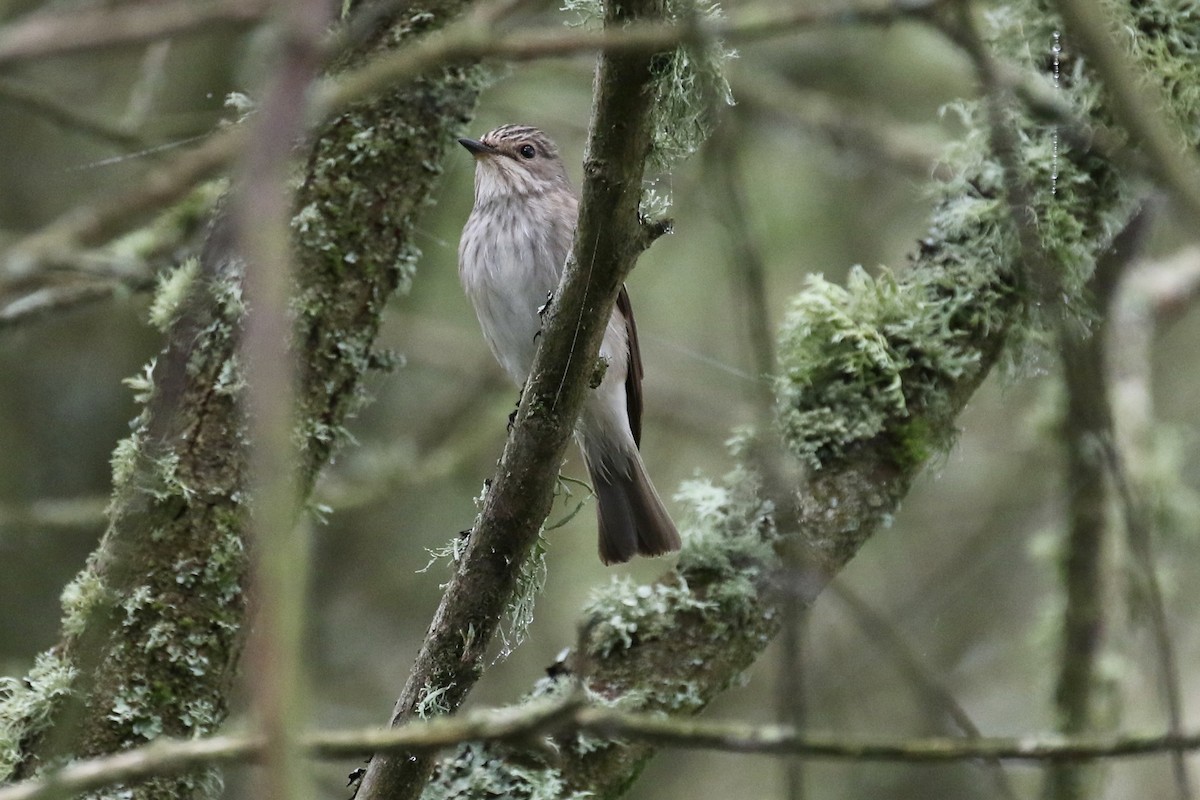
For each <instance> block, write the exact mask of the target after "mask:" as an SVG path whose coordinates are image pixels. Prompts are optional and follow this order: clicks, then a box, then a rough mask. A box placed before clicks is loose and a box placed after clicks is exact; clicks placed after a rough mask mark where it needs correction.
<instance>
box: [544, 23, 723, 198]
mask: <svg viewBox="0 0 1200 800" xmlns="http://www.w3.org/2000/svg"><path fill="white" fill-rule="evenodd" d="M563 10H564V11H568V12H572V13H573V14H574V16H573V17H572V18H571V19H570V20H569V21H568V23H567V24H569V25H586V24H595V23H598V22H599V21H600V20H603V19H604V4H603V3H602V2H601V0H566V2H564V3H563ZM662 15H663V19H665V20H667V21H669V22H674V23H676V24H678V25H690V24H695V23H696V22H706V21H708V22H711V21H715V20H718V19H720V18H721V17H723V16H724V11H723V10H722V9H721V6H720V5H719V4H718V3H716V2H713V0H666V2H665V4H664V7H663V11H662ZM736 57H737V52H736V51H735V50H733V49H731V48H729V47H726V46H725V44H724V43H723V42H721V41H718V40H713V39H711V38H710V39H708V40H706V41H704V42H701V43H693V44H689V45H687V46H685V47H678V48H676V49H674V50H672V51H671V52H669V53H665V54H663V55H660V56H659V57H657V58H655V59H654V63H653V64H652V69H653V71H654V82H653V85H652V87H651V91H653V92H654V97H655V102H654V105H653V106H652V107H651V112H650V113H651V116H652V120H653V127H654V136H653V141H652V145H651V150H650V166H651V167H652V168H653V169H657V170H662V171H666V170H669V169H670V168H671V167H672V166H674V165H675V164H677V163H679V162H680V161H683V160H684V159H686V158H688V157H689V156H691V155H692V154H693V153H695V152H696V151H697V150H699V149H700V145H702V144H703V143H704V140H705V139H707V138H708V136H709V134H710V133H711V132H712V129H713V126H714V125H715V123H716V118H717V114H718V112H719V110H720V108H721V107H722V106H726V105H733V93H732V91H731V90H730V88H729V80H728V78H727V77H726V75H725V70H726V67H727V65H728V62H729V61H730V60H731V59H733V58H736ZM648 216H650V217H651V218H657V217H658V216H659V215H657V214H650V215H648Z"/></svg>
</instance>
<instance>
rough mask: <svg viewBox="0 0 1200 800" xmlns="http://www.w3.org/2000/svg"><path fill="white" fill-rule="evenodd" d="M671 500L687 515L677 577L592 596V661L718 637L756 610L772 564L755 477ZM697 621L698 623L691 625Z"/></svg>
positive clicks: (742, 473) (735, 476) (740, 475)
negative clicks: (681, 637) (689, 635)
mask: <svg viewBox="0 0 1200 800" xmlns="http://www.w3.org/2000/svg"><path fill="white" fill-rule="evenodd" d="M675 499H676V500H677V501H679V502H680V503H681V504H683V505H684V506H685V508H686V510H685V512H684V514H683V516H682V517H681V525H680V531H681V536H682V538H683V542H684V546H683V550H682V551H681V552H680V555H679V563H678V567H677V569H676V571H675V573H674V574H673V575H672V576H670V577H668V578H664V579H662V580H660V581H658V582H656V583H653V584H637V583H635V582H634V581H632V580H631V579H629V578H628V577H625V576H618V577H615V578H613V579H612V580H611V581H610V582H609V583H608V584H607V585H606V586H604V587H602V588H600V589H597V590H596V591H594V592H593V593H592V595H591V597H590V598H589V600H588V602H587V604H586V605H585V607H584V616H585V617H586V618H587V619H588V620H589V622H588V628H589V635H588V642H589V650H590V652H591V653H592V654H593V655H595V656H597V657H600V658H607V657H609V656H611V655H612V654H613V653H615V652H618V651H620V650H628V649H630V648H632V647H634V646H636V645H638V644H641V643H645V642H648V641H653V640H655V639H658V638H663V637H664V636H667V635H668V634H670V633H671V632H672V631H674V630H677V629H678V627H679V626H681V625H685V624H687V625H693V626H694V627H696V628H697V629H703V630H708V631H712V632H713V635H714V636H716V637H723V636H726V635H727V634H728V633H729V632H730V631H731V629H733V628H736V627H740V626H743V625H744V624H745V623H746V622H747V621H748V619H749V617H750V616H751V615H753V614H755V613H758V611H759V610H760V609H761V600H760V597H761V584H762V581H763V580H765V578H766V576H767V573H768V572H769V571H770V570H771V569H772V568H773V567H774V565H775V564H776V563H777V559H776V556H775V552H774V549H773V547H772V544H773V542H774V539H775V525H774V518H773V508H772V506H771V504H770V503H769V502H767V501H764V500H762V499H761V498H760V497H759V496H758V482H757V480H756V478H755V476H754V475H753V474H751V473H750V472H749V471H747V470H746V469H744V468H741V467H739V468H738V469H736V470H734V471H733V472H732V473H730V474H729V475H728V476H727V477H726V480H725V482H724V483H723V484H716V483H714V482H712V481H709V480H703V479H696V480H693V481H688V482H686V483H685V484H684V485H683V486H682V487H681V488H680V491H679V493H678V494H677V495H676V497H675ZM694 616H700V617H702V618H703V622H702V623H701V624H696V623H695V622H694V621H688V620H691V619H692V617H694ZM685 618H687V619H685ZM676 688H677V687H671V688H670V689H669V691H668V692H667V693H666V694H674V693H675V691H676ZM685 688H686V687H685ZM687 691H688V693H691V692H693V691H694V690H692V689H687ZM668 705H674V704H668Z"/></svg>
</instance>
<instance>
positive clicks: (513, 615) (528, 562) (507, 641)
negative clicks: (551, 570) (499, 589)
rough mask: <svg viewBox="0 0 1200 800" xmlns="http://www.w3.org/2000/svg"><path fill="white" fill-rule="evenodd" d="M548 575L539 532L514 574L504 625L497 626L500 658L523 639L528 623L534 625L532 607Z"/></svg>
mask: <svg viewBox="0 0 1200 800" xmlns="http://www.w3.org/2000/svg"><path fill="white" fill-rule="evenodd" d="M547 574H548V571H547V568H546V540H545V538H543V537H542V536H541V535H539V536H538V538H537V541H536V542H534V544H533V548H532V549H531V550H530V552H529V555H528V556H527V557H526V559H525V563H523V564H522V565H521V570H520V572H518V573H517V585H516V590H515V591H514V592H513V596H512V600H510V601H509V603H508V606H507V607H506V608H505V613H504V616H505V624H502V625H501V626H500V655H499V656H498V657H499V658H501V659H505V658H508V656H509V655H511V654H512V651H513V650H514V649H516V648H517V647H518V646H520V644H521V643H522V642H524V641H525V635H526V633H527V632H528V631H529V626H530V625H532V624H533V608H534V605H535V604H536V603H537V598H538V596H539V595H541V593H542V589H543V587H545V585H546V576H547Z"/></svg>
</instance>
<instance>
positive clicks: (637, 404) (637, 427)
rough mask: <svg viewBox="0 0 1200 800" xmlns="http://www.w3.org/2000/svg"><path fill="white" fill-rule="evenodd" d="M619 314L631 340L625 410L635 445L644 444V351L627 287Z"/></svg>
mask: <svg viewBox="0 0 1200 800" xmlns="http://www.w3.org/2000/svg"><path fill="white" fill-rule="evenodd" d="M617 312H618V313H620V315H621V316H622V317H623V318H624V319H625V331H626V333H627V336H628V339H629V366H628V368H627V369H626V372H625V408H626V411H628V413H629V430H630V431H631V432H632V433H633V442H634V444H636V445H638V446H641V444H642V351H641V348H640V347H638V337H637V324H636V323H635V322H634V321H633V306H632V305H631V304H630V303H629V292H628V291H626V290H625V287H624V286H622V287H621V291H620V292H619V293H618V294H617Z"/></svg>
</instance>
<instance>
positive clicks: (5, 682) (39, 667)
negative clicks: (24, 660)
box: [0, 652, 75, 781]
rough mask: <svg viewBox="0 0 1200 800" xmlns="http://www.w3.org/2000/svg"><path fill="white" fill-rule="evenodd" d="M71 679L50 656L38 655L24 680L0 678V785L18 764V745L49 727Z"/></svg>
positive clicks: (71, 671) (67, 668)
mask: <svg viewBox="0 0 1200 800" xmlns="http://www.w3.org/2000/svg"><path fill="white" fill-rule="evenodd" d="M74 679H75V669H74V668H73V667H72V666H71V665H70V664H69V663H67V662H66V661H65V660H64V659H63V658H62V657H60V656H59V655H57V654H56V653H53V652H45V653H42V654H41V655H39V656H38V657H37V659H36V660H35V661H34V664H33V669H31V670H30V671H29V674H28V675H26V676H25V678H24V679H20V680H18V679H17V678H0V781H3V780H7V778H8V777H9V776H10V775H12V773H13V770H14V769H16V767H17V765H18V764H19V763H20V762H21V758H22V751H21V742H22V741H23V740H25V739H26V738H28V737H30V736H33V735H36V734H37V733H39V732H41V731H43V730H45V729H46V728H47V727H49V725H50V721H51V717H52V715H53V713H54V709H55V707H56V705H57V703H58V701H59V699H60V698H62V697H65V696H67V695H69V694H70V693H71V683H72V681H74Z"/></svg>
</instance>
